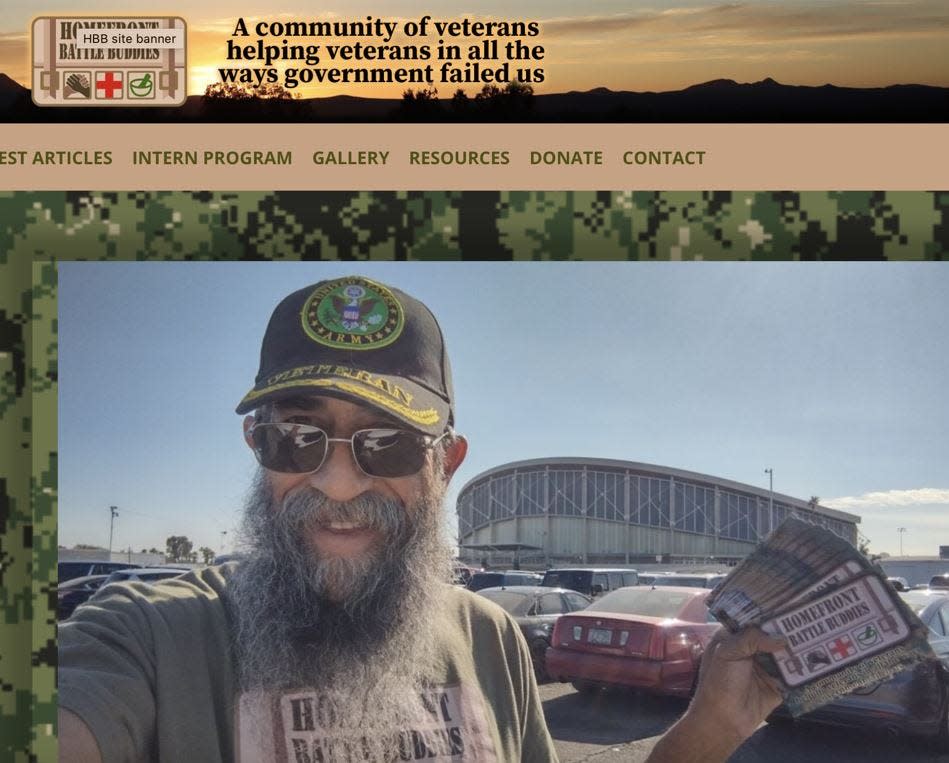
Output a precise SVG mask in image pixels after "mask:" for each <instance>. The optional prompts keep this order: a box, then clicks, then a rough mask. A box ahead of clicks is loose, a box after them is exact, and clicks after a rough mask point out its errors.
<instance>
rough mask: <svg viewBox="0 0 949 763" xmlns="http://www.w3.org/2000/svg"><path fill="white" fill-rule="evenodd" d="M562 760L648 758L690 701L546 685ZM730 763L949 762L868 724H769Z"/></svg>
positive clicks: (617, 762) (629, 761)
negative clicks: (845, 726) (859, 726)
mask: <svg viewBox="0 0 949 763" xmlns="http://www.w3.org/2000/svg"><path fill="white" fill-rule="evenodd" d="M540 696H541V701H542V702H543V706H544V715H545V716H546V718H547V726H548V727H549V728H550V733H551V735H552V736H553V738H554V744H555V745H556V747H557V754H558V755H559V757H560V761H561V763H642V762H643V761H645V760H646V758H647V757H648V756H649V753H650V752H651V751H652V748H653V747H654V746H655V744H656V742H658V741H659V738H660V737H661V736H662V734H663V733H664V732H665V730H666V729H668V728H669V727H670V726H671V725H672V724H673V723H675V721H676V720H677V719H678V718H679V716H680V715H681V714H682V713H683V712H684V711H685V708H686V703H685V702H684V701H682V700H677V699H669V698H664V697H652V696H649V695H645V694H636V693H632V692H600V693H597V694H594V695H584V694H580V693H579V692H577V691H575V690H574V688H573V687H572V686H571V685H570V684H563V683H545V684H541V686H540ZM729 763H949V754H946V753H943V754H939V753H937V752H935V751H934V750H933V749H932V747H931V746H929V745H927V744H926V743H925V742H921V741H918V740H911V739H905V738H896V739H894V738H891V737H889V736H887V735H886V734H883V733H878V732H876V731H875V730H874V729H872V728H868V729H838V728H828V727H823V726H817V725H815V724H800V723H790V722H789V723H783V724H778V725H770V724H763V725H762V726H761V728H760V729H758V731H757V732H756V733H755V734H754V735H753V736H752V737H751V738H750V739H748V740H747V741H746V742H745V744H743V745H742V746H741V747H740V748H739V749H738V750H737V751H736V752H735V754H734V755H732V757H731V759H730V761H729Z"/></svg>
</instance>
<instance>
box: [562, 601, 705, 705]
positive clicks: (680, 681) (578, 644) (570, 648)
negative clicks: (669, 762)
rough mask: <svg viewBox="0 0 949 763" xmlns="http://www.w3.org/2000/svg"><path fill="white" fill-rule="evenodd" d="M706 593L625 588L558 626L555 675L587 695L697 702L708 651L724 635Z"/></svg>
mask: <svg viewBox="0 0 949 763" xmlns="http://www.w3.org/2000/svg"><path fill="white" fill-rule="evenodd" d="M708 594H709V591H708V589H704V588H690V587H673V586H668V587H667V586H636V587H629V588H619V589H617V590H615V591H611V592H610V593H608V594H606V595H605V596H603V597H602V598H600V599H598V600H596V601H594V602H593V603H592V604H591V605H590V606H589V607H587V608H586V609H584V610H582V611H580V612H573V613H571V614H569V615H564V616H563V617H561V618H560V619H559V620H558V621H557V625H556V626H555V628H554V632H553V635H552V637H551V642H550V649H548V650H547V672H548V673H549V674H550V676H551V678H553V679H554V680H557V681H564V682H566V681H569V682H571V683H572V684H573V686H574V688H575V689H577V690H578V691H581V692H592V691H596V690H599V689H601V688H611V687H625V688H632V689H639V690H642V691H646V692H649V693H653V694H661V695H667V696H673V697H689V696H691V694H692V692H693V691H694V689H695V683H696V680H697V678H698V674H699V663H700V662H701V660H702V655H703V654H704V652H705V648H706V646H708V643H709V641H711V639H712V637H713V636H714V635H715V633H716V632H717V631H718V630H719V629H721V627H722V626H721V624H720V623H718V622H717V621H716V620H715V619H714V618H713V617H712V615H711V614H710V613H709V611H708V608H707V607H706V606H705V599H706V598H707V597H708Z"/></svg>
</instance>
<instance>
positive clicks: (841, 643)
mask: <svg viewBox="0 0 949 763" xmlns="http://www.w3.org/2000/svg"><path fill="white" fill-rule="evenodd" d="M856 651H857V647H855V646H854V645H853V641H851V640H850V639H849V638H848V637H847V636H841V637H840V638H838V639H834V640H833V641H832V642H831V644H830V653H831V654H832V655H833V657H834V659H835V660H837V661H838V662H840V660H842V659H844V657H849V656H850V655H852V654H853V653H854V652H856Z"/></svg>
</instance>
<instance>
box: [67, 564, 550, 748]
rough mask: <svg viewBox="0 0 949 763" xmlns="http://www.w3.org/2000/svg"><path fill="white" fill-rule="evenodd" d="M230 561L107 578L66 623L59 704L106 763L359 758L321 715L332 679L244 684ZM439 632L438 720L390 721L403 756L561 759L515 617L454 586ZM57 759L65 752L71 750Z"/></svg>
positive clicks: (433, 697) (435, 711)
mask: <svg viewBox="0 0 949 763" xmlns="http://www.w3.org/2000/svg"><path fill="white" fill-rule="evenodd" d="M232 568H233V565H224V566H221V567H208V568H204V569H201V570H197V571H194V572H192V573H189V574H187V575H185V576H184V577H181V578H176V579H174V580H168V581H161V582H160V583H157V584H154V585H147V584H144V583H123V584H116V585H111V586H109V587H107V588H105V589H103V590H102V591H100V592H99V593H98V594H97V595H96V596H95V597H93V599H92V600H90V601H89V602H88V603H87V604H86V605H84V606H82V607H80V608H79V609H77V610H76V613H75V614H74V615H73V616H72V617H71V618H70V619H69V620H66V621H65V622H63V623H62V624H61V625H60V629H59V705H60V707H62V708H64V709H67V710H70V711H72V712H73V713H75V714H76V715H78V716H79V717H80V718H82V720H83V721H84V722H85V723H86V725H87V726H88V727H89V728H90V730H91V731H92V733H93V735H94V736H95V738H96V740H97V742H98V744H99V749H100V750H101V751H102V755H103V760H104V761H105V763H122V762H124V761H165V762H167V763H181V762H182V761H200V762H201V763H218V762H220V763H230V762H231V761H237V762H238V763H256V762H257V761H261V763H263V761H274V762H277V761H290V762H291V763H317V762H318V761H324V760H325V761H335V760H339V759H342V760H345V759H347V758H350V757H351V756H354V753H353V751H352V750H351V749H349V748H345V749H344V747H341V746H340V745H341V744H343V743H342V742H341V741H340V740H339V739H338V738H336V737H334V733H333V729H332V728H331V727H330V725H328V724H327V723H326V722H324V720H323V718H324V716H323V715H322V714H321V713H320V708H321V706H322V704H321V703H322V702H323V698H324V696H325V695H324V693H323V691H322V690H325V689H326V687H318V686H315V687H305V688H302V689H300V690H295V691H292V692H286V693H283V694H274V695H268V696H251V695H246V694H244V695H242V694H241V693H240V692H239V689H238V686H237V682H236V676H235V668H234V664H233V659H232V653H231V617H230V615H229V612H228V604H227V597H226V595H225V591H226V588H227V577H228V573H229V572H230V570H231V569H232ZM432 627H433V628H436V630H437V634H436V635H437V644H438V647H437V649H438V652H439V653H438V655H437V659H436V664H437V665H438V666H439V670H440V675H439V676H437V678H436V680H435V682H434V683H435V686H434V687H433V688H432V692H431V696H430V697H429V698H428V699H430V700H431V702H430V705H431V707H432V708H433V712H432V717H431V718H430V719H428V722H426V723H423V724H420V725H419V727H418V728H414V729H395V730H393V733H394V734H395V735H398V738H399V739H400V740H403V741H402V742H400V748H399V750H400V758H399V759H400V760H423V759H424V760H427V761H456V762H457V763H475V762H477V763H482V761H483V762H484V763H491V762H492V761H496V762H497V763H511V762H512V761H538V762H539V761H544V762H547V761H556V759H557V757H556V753H555V751H554V747H553V742H552V740H551V738H550V734H549V733H548V731H547V726H546V724H545V722H544V717H543V712H542V709H541V705H540V698H539V695H538V692H537V684H536V682H535V680H534V674H533V670H532V667H531V660H530V656H529V654H528V651H527V646H526V644H525V643H524V639H523V637H522V636H521V633H520V631H519V629H518V627H517V625H516V624H515V623H514V622H513V621H512V620H511V618H510V617H508V616H507V614H506V613H504V612H503V611H502V610H501V609H500V608H498V607H496V606H494V605H493V604H491V603H490V602H488V601H487V600H485V599H484V598H482V597H480V596H477V595H476V594H472V593H470V592H468V591H464V590H461V589H458V588H456V587H451V589H450V590H449V591H448V592H447V595H446V596H445V605H444V612H443V614H442V616H441V617H439V618H438V621H437V622H435V623H433V624H432ZM60 755H61V759H63V760H68V750H65V749H62V750H61V751H60ZM352 759H353V760H356V759H358V757H352Z"/></svg>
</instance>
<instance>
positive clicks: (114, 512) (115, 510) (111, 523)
mask: <svg viewBox="0 0 949 763" xmlns="http://www.w3.org/2000/svg"><path fill="white" fill-rule="evenodd" d="M109 509H110V511H111V512H112V518H111V519H110V520H109V559H110V560H111V559H112V528H113V526H114V525H115V518H116V517H117V516H118V515H119V507H118V506H110V507H109Z"/></svg>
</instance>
